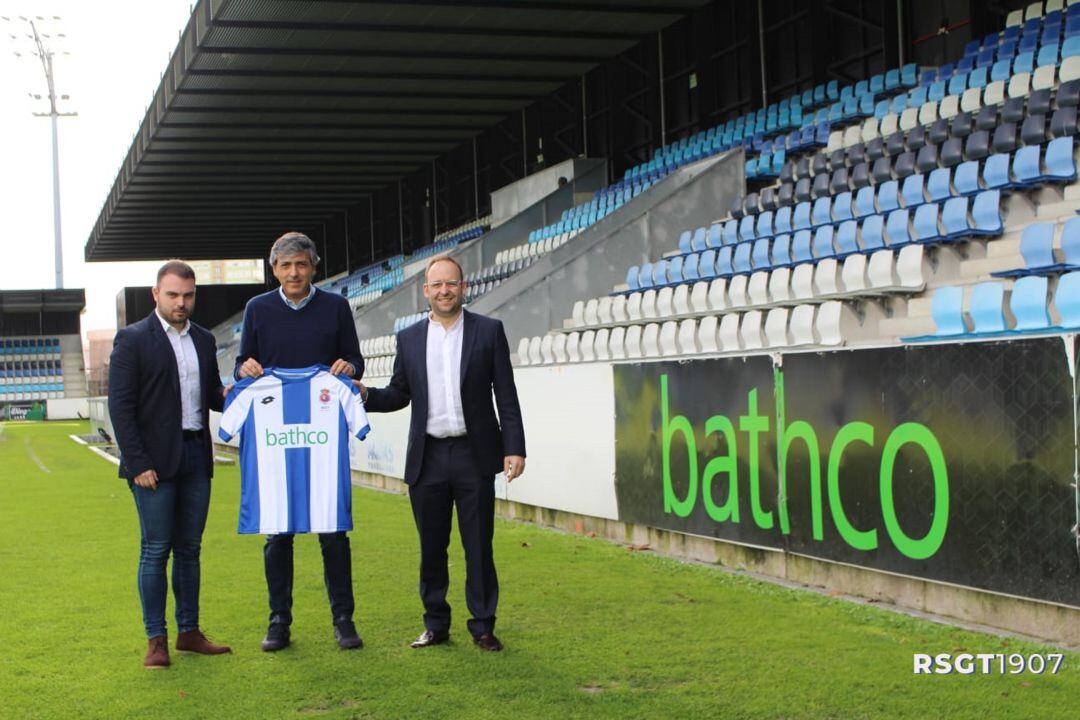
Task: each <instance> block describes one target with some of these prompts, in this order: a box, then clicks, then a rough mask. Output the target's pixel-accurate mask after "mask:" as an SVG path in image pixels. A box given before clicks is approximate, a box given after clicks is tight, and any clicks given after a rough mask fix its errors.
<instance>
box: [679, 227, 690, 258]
mask: <svg viewBox="0 0 1080 720" xmlns="http://www.w3.org/2000/svg"><path fill="white" fill-rule="evenodd" d="M691 237H692V233H691V232H690V231H689V230H683V231H682V233H680V234H679V252H681V253H688V252H690V250H691V248H690V238H691Z"/></svg>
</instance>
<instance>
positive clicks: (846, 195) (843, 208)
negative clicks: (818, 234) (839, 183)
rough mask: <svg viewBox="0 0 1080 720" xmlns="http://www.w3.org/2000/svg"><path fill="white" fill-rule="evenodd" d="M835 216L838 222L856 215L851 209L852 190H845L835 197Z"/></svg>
mask: <svg viewBox="0 0 1080 720" xmlns="http://www.w3.org/2000/svg"><path fill="white" fill-rule="evenodd" d="M833 217H834V218H835V220H836V221H837V222H843V221H844V220H851V219H853V218H854V217H855V216H854V214H852V209H851V191H849V190H845V191H844V192H842V193H840V194H839V195H837V196H836V197H835V198H834V199H833Z"/></svg>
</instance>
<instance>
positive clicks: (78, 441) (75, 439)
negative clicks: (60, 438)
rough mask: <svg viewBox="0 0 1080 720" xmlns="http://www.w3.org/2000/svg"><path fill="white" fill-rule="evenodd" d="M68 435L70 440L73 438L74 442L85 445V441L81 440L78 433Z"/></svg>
mask: <svg viewBox="0 0 1080 720" xmlns="http://www.w3.org/2000/svg"><path fill="white" fill-rule="evenodd" d="M68 437H69V438H71V439H72V440H74V441H75V442H77V443H79V444H80V445H86V441H85V440H83V439H82V438H81V437H79V436H78V435H68Z"/></svg>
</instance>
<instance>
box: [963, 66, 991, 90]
mask: <svg viewBox="0 0 1080 720" xmlns="http://www.w3.org/2000/svg"><path fill="white" fill-rule="evenodd" d="M987 77H988V73H987V71H986V68H985V67H978V68H975V69H974V70H972V71H971V74H970V75H968V87H969V88H984V87H986V84H987V83H988V82H989V80H988V79H987Z"/></svg>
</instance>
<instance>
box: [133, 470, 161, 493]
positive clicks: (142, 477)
mask: <svg viewBox="0 0 1080 720" xmlns="http://www.w3.org/2000/svg"><path fill="white" fill-rule="evenodd" d="M133 482H134V483H135V484H136V485H138V486H139V487H144V488H150V489H151V490H157V473H156V472H154V471H153V470H146V471H144V472H141V473H139V474H138V475H136V476H135V479H134V481H133Z"/></svg>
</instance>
